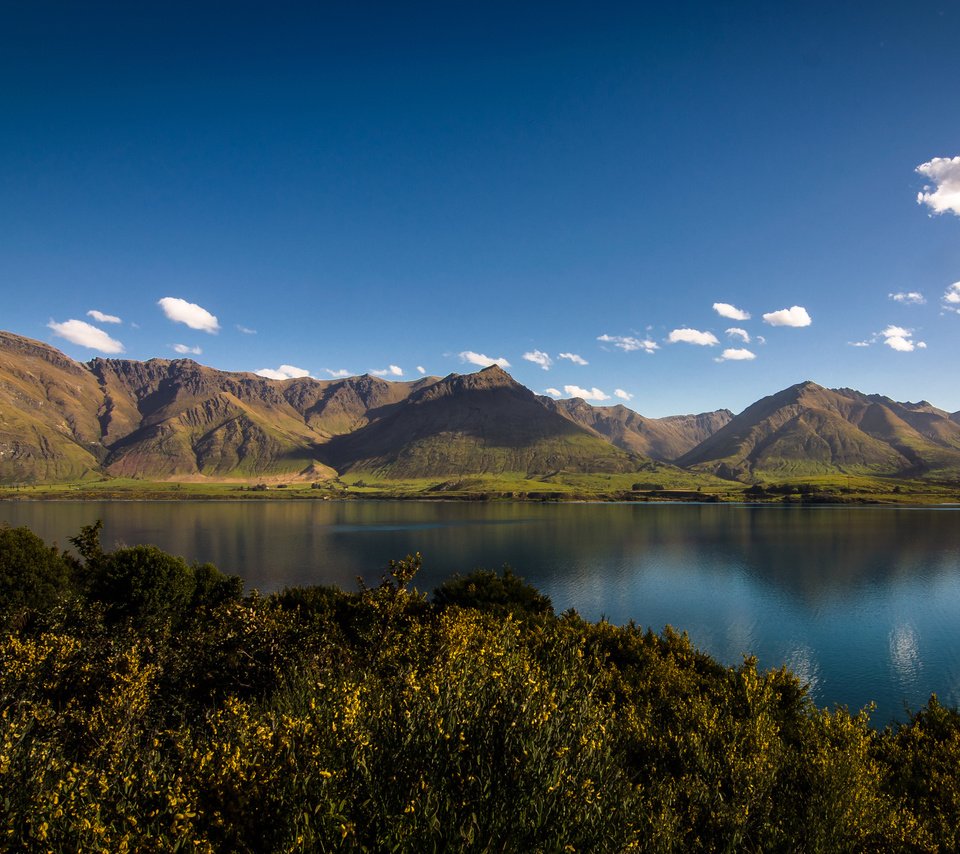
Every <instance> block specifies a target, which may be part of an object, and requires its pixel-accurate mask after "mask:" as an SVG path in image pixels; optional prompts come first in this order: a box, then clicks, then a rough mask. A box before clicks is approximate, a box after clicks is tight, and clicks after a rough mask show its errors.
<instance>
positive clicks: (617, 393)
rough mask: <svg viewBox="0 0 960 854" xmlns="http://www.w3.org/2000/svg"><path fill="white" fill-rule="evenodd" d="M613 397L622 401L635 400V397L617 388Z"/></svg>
mask: <svg viewBox="0 0 960 854" xmlns="http://www.w3.org/2000/svg"><path fill="white" fill-rule="evenodd" d="M613 396H614V397H619V398H620V400H633V395H632V394H630V392H628V391H624V390H623V389H622V388H615V389H614V390H613Z"/></svg>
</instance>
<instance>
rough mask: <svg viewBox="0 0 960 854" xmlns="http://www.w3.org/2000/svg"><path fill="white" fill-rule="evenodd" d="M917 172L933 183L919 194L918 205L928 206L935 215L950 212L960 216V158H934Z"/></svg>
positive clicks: (920, 166)
mask: <svg viewBox="0 0 960 854" xmlns="http://www.w3.org/2000/svg"><path fill="white" fill-rule="evenodd" d="M916 171H917V172H919V173H920V174H921V175H923V176H924V177H925V178H929V179H930V180H931V181H932V182H933V185H929V184H928V185H926V186H924V188H923V191H922V192H920V193H917V204H918V205H926V206H927V207H928V208H930V209H931V210H932V211H933V212H934V213H938V214H941V213H946V212H947V211H950V212H951V213H954V214H956V215H957V216H960V156H958V157H934V158H933V160H928V161H927V162H926V163H921V164H920V165H919V166H918V167H917V169H916Z"/></svg>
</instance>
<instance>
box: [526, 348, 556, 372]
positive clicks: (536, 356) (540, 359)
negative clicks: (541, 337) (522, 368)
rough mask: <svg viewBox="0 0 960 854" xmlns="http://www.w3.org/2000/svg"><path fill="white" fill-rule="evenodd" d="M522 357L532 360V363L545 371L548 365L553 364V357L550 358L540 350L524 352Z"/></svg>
mask: <svg viewBox="0 0 960 854" xmlns="http://www.w3.org/2000/svg"><path fill="white" fill-rule="evenodd" d="M523 358H524V359H526V360H527V361H528V362H533V364H535V365H539V366H540V367H541V368H543V369H544V370H545V371H549V370H550V366H551V365H552V364H553V359H551V358H550V356H548V355H547V354H546V353H544V352H542V351H541V350H533V351H531V352H529V353H524V354H523Z"/></svg>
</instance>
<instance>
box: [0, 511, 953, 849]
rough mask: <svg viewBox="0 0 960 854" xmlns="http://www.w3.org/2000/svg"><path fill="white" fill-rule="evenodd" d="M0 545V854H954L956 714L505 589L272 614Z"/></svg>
mask: <svg viewBox="0 0 960 854" xmlns="http://www.w3.org/2000/svg"><path fill="white" fill-rule="evenodd" d="M71 543H72V550H69V551H62V550H60V549H59V548H57V547H53V546H49V545H47V544H45V543H44V542H43V541H42V540H40V539H39V538H38V537H36V536H35V535H34V534H33V533H32V532H31V531H29V530H28V529H26V528H0V628H2V631H0V848H2V849H4V850H18V851H20V850H22V851H110V852H119V851H158V852H159V851H164V852H166V851H174V850H183V851H217V852H281V851H333V850H347V851H388V850H389V851H418V852H419V851H440V850H444V851H448V850H452V851H478V852H479V851H494V850H495V851H516V852H534V851H551V852H552V851H591V852H593V851H657V852H672V851H675V852H681V851H682V852H687V851H694V852H696V851H703V852H707V851H711V852H712V851H783V852H788V851H790V852H792V851H810V852H837V851H922V852H926V851H930V852H933V851H956V850H960V773H958V772H960V714H958V712H957V710H956V709H953V708H948V707H945V706H943V705H941V704H940V703H939V702H938V701H937V699H936V697H931V698H930V700H929V702H928V703H927V704H926V706H924V707H923V708H921V709H919V710H918V711H916V712H914V713H911V714H909V715H908V716H906V717H905V719H904V720H903V721H902V722H900V723H897V724H892V725H889V726H887V727H886V728H884V729H882V730H880V729H877V728H875V727H873V726H871V721H870V713H869V710H860V711H857V710H847V709H844V708H838V709H833V710H826V709H820V708H817V707H816V705H815V704H814V703H813V701H812V700H811V699H810V697H809V696H808V694H807V692H806V690H805V688H804V686H803V685H802V684H801V682H800V681H799V680H798V678H797V677H796V676H795V675H794V674H792V673H790V672H789V671H787V670H786V669H779V670H772V671H768V672H761V671H760V670H758V668H757V665H756V662H755V661H754V660H752V659H747V660H745V661H744V662H743V664H742V665H740V666H739V667H735V668H730V667H724V666H721V665H720V664H719V663H717V662H716V661H714V660H713V659H712V658H710V657H709V656H707V655H705V654H703V653H701V652H699V651H698V650H696V649H695V648H694V647H693V646H692V645H691V643H690V642H689V640H688V638H687V637H686V635H684V634H679V633H677V632H675V631H673V630H672V629H670V628H669V627H668V628H667V629H665V630H664V631H663V632H662V633H661V634H659V635H658V634H654V633H653V632H651V631H644V630H642V629H640V628H638V627H637V626H634V625H632V624H631V625H627V626H614V625H611V624H609V623H607V622H603V621H601V622H597V623H592V622H587V621H585V620H583V619H582V618H581V617H579V616H578V615H577V614H576V613H575V612H572V611H571V612H566V613H563V614H560V615H557V614H555V613H554V611H553V608H552V606H551V603H550V600H549V599H548V598H547V597H545V596H543V595H542V594H540V593H538V592H537V591H536V590H535V589H533V588H532V587H530V586H528V585H526V584H525V583H524V582H523V581H522V580H521V579H520V578H518V577H516V576H515V575H514V574H513V573H512V572H510V571H509V570H506V569H505V570H504V571H502V572H500V573H494V572H487V571H478V572H474V573H472V574H469V575H465V576H457V577H454V578H451V579H450V580H448V581H447V582H446V583H444V584H442V585H441V586H440V587H438V588H437V589H436V590H434V591H433V593H432V594H430V595H429V596H428V595H425V594H423V593H421V592H419V591H417V589H416V588H415V586H414V585H415V580H416V573H417V570H418V568H419V566H420V560H421V559H420V556H419V555H412V556H408V557H406V558H404V559H403V560H398V561H394V562H391V563H390V565H389V566H388V567H387V569H386V571H385V573H384V575H383V578H382V582H381V583H380V584H379V585H378V586H375V587H366V586H363V585H361V587H360V589H359V590H358V591H357V592H345V591H342V590H339V589H336V588H331V587H301V588H291V589H287V590H284V591H282V592H279V593H276V594H273V595H271V596H268V597H264V596H261V595H259V594H258V593H257V592H255V591H254V592H245V591H244V588H243V584H242V582H241V580H240V579H238V578H236V577H232V576H227V575H224V574H223V573H221V572H220V571H219V570H218V569H216V568H215V567H213V566H211V565H210V564H194V565H190V564H188V563H186V562H185V561H183V560H181V559H180V558H178V557H174V556H172V555H169V554H166V553H164V552H162V551H160V550H159V549H157V548H155V547H152V546H132V547H125V548H117V549H115V550H114V551H104V550H103V549H102V548H101V545H100V538H99V524H97V525H93V526H90V527H86V528H83V529H82V530H81V531H80V532H79V533H78V534H77V536H76V537H74V538H72V540H71Z"/></svg>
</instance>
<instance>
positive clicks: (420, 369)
mask: <svg viewBox="0 0 960 854" xmlns="http://www.w3.org/2000/svg"><path fill="white" fill-rule="evenodd" d="M426 372H427V369H426V368H425V367H424V366H423V365H417V373H418V374H425V373H426Z"/></svg>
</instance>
